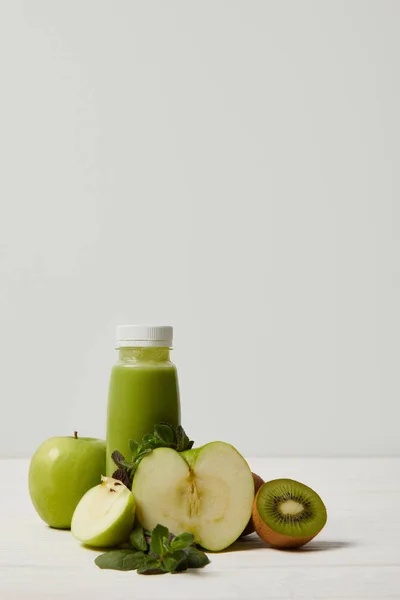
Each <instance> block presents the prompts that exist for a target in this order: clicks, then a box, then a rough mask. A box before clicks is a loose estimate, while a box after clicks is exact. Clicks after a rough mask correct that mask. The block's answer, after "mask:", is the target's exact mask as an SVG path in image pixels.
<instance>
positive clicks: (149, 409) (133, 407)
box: [106, 348, 180, 477]
mask: <svg viewBox="0 0 400 600" xmlns="http://www.w3.org/2000/svg"><path fill="white" fill-rule="evenodd" d="M161 421H164V422H167V423H169V424H170V425H172V426H174V427H176V426H177V425H179V424H180V401H179V386H178V376H177V371H176V367H175V365H174V364H173V363H172V362H170V360H169V349H168V348H121V349H120V357H119V361H118V363H117V364H116V365H115V366H114V367H113V369H112V372H111V379H110V388H109V394H108V412H107V468H106V473H107V476H109V477H111V475H112V474H113V472H114V471H115V469H116V466H115V464H114V462H113V460H112V459H111V454H112V452H114V450H119V451H120V452H121V453H122V454H123V455H124V456H125V458H126V459H127V460H130V459H131V455H132V453H131V450H130V448H129V440H130V439H134V440H137V441H141V439H142V438H143V436H144V435H146V434H147V433H152V432H153V429H154V425H156V424H157V423H160V422H161Z"/></svg>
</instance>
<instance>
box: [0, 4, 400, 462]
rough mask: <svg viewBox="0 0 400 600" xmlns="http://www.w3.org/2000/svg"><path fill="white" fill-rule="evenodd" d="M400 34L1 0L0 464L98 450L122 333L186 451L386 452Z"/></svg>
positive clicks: (394, 23) (295, 15)
mask: <svg viewBox="0 0 400 600" xmlns="http://www.w3.org/2000/svg"><path fill="white" fill-rule="evenodd" d="M399 20H400V2H397V1H396V0H393V1H390V0H376V1H367V0H360V1H351V0H344V1H340V0H335V1H326V2H320V1H317V0H316V1H314V2H312V1H308V0H302V1H298V0H294V1H291V2H290V1H285V2H280V1H279V0H276V1H274V2H269V1H267V0H266V1H248V0H246V1H245V0H242V1H226V2H225V1H218V0H217V1H216V0H209V1H205V0H202V1H201V2H200V1H197V2H195V1H185V0H182V1H172V0H168V1H158V2H155V1H147V2H135V1H123V0H119V1H118V2H111V1H104V0H74V1H72V0H69V1H68V2H67V1H64V2H62V1H58V2H54V0H47V1H44V0H35V2H28V1H26V2H21V0H13V1H12V2H10V1H9V0H0V73H1V79H0V86H1V89H0V165H1V176H0V202H1V219H0V284H1V288H0V291H1V294H0V333H1V342H0V352H1V356H0V365H1V371H0V403H1V404H0V456H29V455H30V454H31V453H32V452H33V450H34V449H35V448H36V446H37V445H38V444H39V443H40V442H41V441H42V440H44V439H46V438H47V437H50V436H52V435H58V434H60V435H69V434H71V433H72V431H73V430H74V429H77V430H78V431H79V432H80V433H81V434H82V435H93V436H104V435H105V410H106V400H107V387H108V378H109V371H110V368H111V365H112V363H113V361H114V358H115V355H114V350H113V345H114V329H115V326H116V325H117V324H122V323H130V322H131V323H141V322H153V323H163V324H164V323H165V324H172V325H174V327H175V351H174V360H175V362H176V363H177V366H178V368H179V373H180V382H181V395H182V411H183V424H184V426H185V428H186V429H187V431H188V433H189V434H190V435H191V437H192V438H194V439H195V440H196V442H197V443H203V442H206V441H210V440H214V439H222V440H225V441H229V442H231V443H233V444H235V445H236V446H237V447H238V449H239V450H241V451H242V452H243V453H244V454H245V455H248V456H249V455H252V456H255V455H371V454H379V455H385V454H399V453H400V436H399V433H398V432H399V418H400V409H399V403H400V401H399V393H400V383H399V364H400V363H399V360H400V356H399V339H400V318H399V307H400V265H399V257H400V247H399V234H400V214H399V213H400V200H399V198H400V196H399V194H400V176H399V160H400V143H399V140H400V117H399V113H400V111H399V106H400V85H399V81H400V75H399V74H400V36H399Z"/></svg>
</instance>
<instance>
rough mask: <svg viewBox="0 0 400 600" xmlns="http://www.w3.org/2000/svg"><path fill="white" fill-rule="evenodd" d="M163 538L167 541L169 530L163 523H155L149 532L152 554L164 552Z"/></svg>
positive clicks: (159, 554)
mask: <svg viewBox="0 0 400 600" xmlns="http://www.w3.org/2000/svg"><path fill="white" fill-rule="evenodd" d="M163 540H166V541H167V542H169V530H168V528H167V527H164V525H156V527H154V529H153V531H152V533H151V542H150V549H151V551H152V552H154V554H157V555H158V556H162V555H163V554H164V547H163Z"/></svg>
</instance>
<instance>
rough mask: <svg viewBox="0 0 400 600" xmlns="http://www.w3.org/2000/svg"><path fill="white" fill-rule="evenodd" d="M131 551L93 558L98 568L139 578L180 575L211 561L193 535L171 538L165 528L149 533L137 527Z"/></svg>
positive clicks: (113, 551) (132, 536)
mask: <svg viewBox="0 0 400 600" xmlns="http://www.w3.org/2000/svg"><path fill="white" fill-rule="evenodd" d="M130 545H131V548H125V549H123V550H110V551H108V552H105V553H104V554H100V556H98V557H97V558H96V559H95V561H94V562H95V563H96V565H97V566H98V567H99V568H100V569H113V570H116V571H135V570H137V572H138V573H139V574H141V575H157V574H162V573H182V572H183V571H187V569H199V568H202V567H205V566H206V565H208V563H209V562H210V560H209V558H208V556H207V555H206V554H205V553H204V552H202V551H201V550H199V549H198V548H196V546H195V541H194V535H193V534H192V533H187V532H186V533H182V534H180V535H177V536H174V535H173V534H172V533H170V532H169V530H168V528H167V527H164V526H163V525H157V526H156V527H155V528H154V529H153V531H152V532H149V531H145V530H144V529H143V528H142V527H136V528H135V529H134V530H133V531H132V533H131V536H130Z"/></svg>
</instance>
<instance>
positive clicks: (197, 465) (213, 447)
mask: <svg viewBox="0 0 400 600" xmlns="http://www.w3.org/2000/svg"><path fill="white" fill-rule="evenodd" d="M132 493H133V495H134V498H135V501H136V516H137V519H138V521H139V522H140V524H141V525H142V526H143V527H144V528H146V529H153V528H154V527H155V526H156V525H157V524H158V523H161V524H162V525H165V526H166V527H168V528H169V529H170V531H171V532H173V533H174V534H176V535H178V534H180V533H183V532H186V531H188V532H190V533H193V534H194V536H195V539H196V542H197V543H199V544H200V545H201V546H203V547H204V548H206V549H208V550H213V551H218V550H223V549H224V548H226V547H227V546H229V545H230V544H232V543H233V542H234V541H235V540H236V539H237V538H238V537H239V535H240V534H241V533H242V531H243V529H244V528H245V527H246V525H247V523H248V521H249V519H250V516H251V511H252V505H253V500H254V481H253V476H252V473H251V470H250V468H249V466H248V464H247V462H246V461H245V460H244V458H243V457H242V456H241V454H239V452H238V451H237V450H236V449H235V448H234V447H233V446H231V445H230V444H226V443H225V442H211V443H209V444H206V445H205V446H202V447H200V448H195V449H192V450H185V451H184V452H180V453H178V452H176V451H175V450H172V449H171V448H157V449H155V450H153V452H152V453H151V454H149V455H148V456H146V457H145V458H144V459H143V460H142V461H141V462H140V464H139V466H138V468H137V471H136V474H135V477H134V479H133V483H132Z"/></svg>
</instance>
